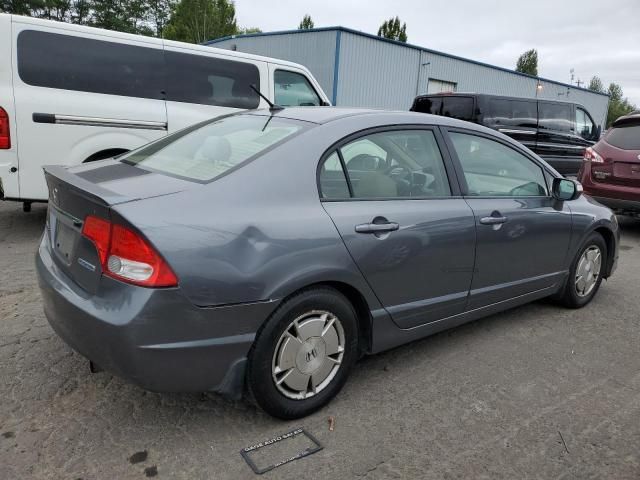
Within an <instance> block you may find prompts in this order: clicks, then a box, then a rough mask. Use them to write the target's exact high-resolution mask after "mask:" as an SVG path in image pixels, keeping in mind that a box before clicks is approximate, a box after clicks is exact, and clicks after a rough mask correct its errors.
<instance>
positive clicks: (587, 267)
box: [557, 232, 607, 308]
mask: <svg viewBox="0 0 640 480" xmlns="http://www.w3.org/2000/svg"><path fill="white" fill-rule="evenodd" d="M606 264H607V244H606V243H605V241H604V238H602V235H600V234H599V233H596V232H593V233H592V234H591V235H590V236H589V238H587V240H586V241H585V242H584V243H583V244H582V247H581V248H580V249H579V250H578V253H577V254H576V257H575V258H574V259H573V262H572V263H571V269H570V270H569V278H567V282H566V284H565V286H564V290H563V292H562V293H561V294H559V295H558V297H557V299H558V300H559V302H560V303H561V304H562V305H564V306H565V307H568V308H582V307H584V306H585V305H586V304H588V303H589V302H590V301H591V300H592V299H593V297H594V296H595V294H596V292H597V291H598V289H599V288H600V284H601V283H602V274H603V272H604V269H605V265H606Z"/></svg>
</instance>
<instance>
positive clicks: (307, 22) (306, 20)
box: [298, 15, 314, 30]
mask: <svg viewBox="0 0 640 480" xmlns="http://www.w3.org/2000/svg"><path fill="white" fill-rule="evenodd" d="M313 27H314V23H313V20H311V15H305V16H304V17H303V18H302V21H301V22H300V25H298V30H309V29H310V28H313Z"/></svg>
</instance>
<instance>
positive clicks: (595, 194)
mask: <svg viewBox="0 0 640 480" xmlns="http://www.w3.org/2000/svg"><path fill="white" fill-rule="evenodd" d="M578 180H580V182H581V183H582V187H583V188H584V193H586V194H587V195H589V196H590V197H591V198H593V199H594V200H597V201H598V202H599V203H601V204H603V205H606V206H607V207H609V208H610V209H611V210H613V211H615V212H616V213H626V212H628V213H640V188H634V187H627V186H623V185H616V184H610V183H604V182H596V181H594V179H593V178H592V176H591V166H590V165H585V166H584V167H583V168H582V169H581V170H580V173H579V176H578Z"/></svg>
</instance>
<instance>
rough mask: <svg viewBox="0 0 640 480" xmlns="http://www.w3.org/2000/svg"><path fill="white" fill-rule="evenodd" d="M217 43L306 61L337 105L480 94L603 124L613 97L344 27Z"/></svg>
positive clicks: (399, 103)
mask: <svg viewBox="0 0 640 480" xmlns="http://www.w3.org/2000/svg"><path fill="white" fill-rule="evenodd" d="M207 45H211V46H213V47H217V48H226V49H230V50H237V51H241V52H246V53H253V54H258V55H265V56H268V57H274V58H280V59H283V60H289V61H292V62H296V63H301V64H303V65H305V66H306V67H307V68H308V69H309V70H310V71H311V73H313V75H314V76H315V77H316V79H317V80H318V81H319V82H320V85H321V86H322V88H323V89H324V91H325V92H326V93H327V95H328V96H329V98H331V100H332V103H333V104H334V105H343V106H355V107H373V108H388V109H397V110H408V109H409V107H410V106H411V103H412V101H413V98H414V97H415V96H416V95H417V94H421V93H437V92H442V91H458V92H477V93H489V94H498V95H508V96H516V97H525V98H534V97H536V96H537V97H538V98H543V99H547V100H561V101H568V102H575V103H579V104H581V105H583V106H584V107H586V109H587V110H588V111H589V112H590V113H591V115H592V116H593V119H594V121H595V122H596V123H598V124H600V125H603V126H604V124H605V120H606V116H607V109H608V105H609V96H608V95H606V94H601V93H596V92H592V91H591V90H587V89H584V88H579V87H576V86H575V85H569V84H566V83H562V82H556V81H554V80H548V79H545V78H539V77H533V76H530V75H525V74H522V73H518V72H515V71H513V70H509V69H506V68H502V67H496V66H494V65H489V64H486V63H482V62H477V61H475V60H469V59H466V58H462V57H457V56H455V55H450V54H447V53H442V52H438V51H435V50H430V49H428V48H423V47H419V46H416V45H411V44H406V43H401V42H396V41H393V40H388V39H385V38H381V37H378V36H375V35H371V34H368V33H363V32H358V31H356V30H351V29H348V28H344V27H328V28H316V29H311V30H290V31H282V32H269V33H256V34H249V35H238V36H231V37H225V38H220V39H217V40H211V41H209V42H207Z"/></svg>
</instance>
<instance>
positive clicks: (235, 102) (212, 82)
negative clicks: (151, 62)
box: [165, 51, 260, 109]
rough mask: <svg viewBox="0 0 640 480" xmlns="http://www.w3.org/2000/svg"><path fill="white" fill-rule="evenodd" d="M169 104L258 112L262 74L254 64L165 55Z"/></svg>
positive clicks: (184, 55) (167, 53)
mask: <svg viewBox="0 0 640 480" xmlns="http://www.w3.org/2000/svg"><path fill="white" fill-rule="evenodd" d="M165 58H166V64H167V100H170V101H173V102H184V103H197V104H200V105H216V106H221V107H231V108H242V109H252V108H257V106H258V104H259V103H260V98H259V97H258V95H257V94H256V93H255V92H254V91H253V90H252V89H251V87H250V85H255V87H256V88H257V89H260V72H259V71H258V67H256V66H255V65H253V64H252V63H246V62H236V61H234V60H226V59H222V58H214V57H208V56H204V55H190V54H186V53H178V52H172V51H166V52H165Z"/></svg>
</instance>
